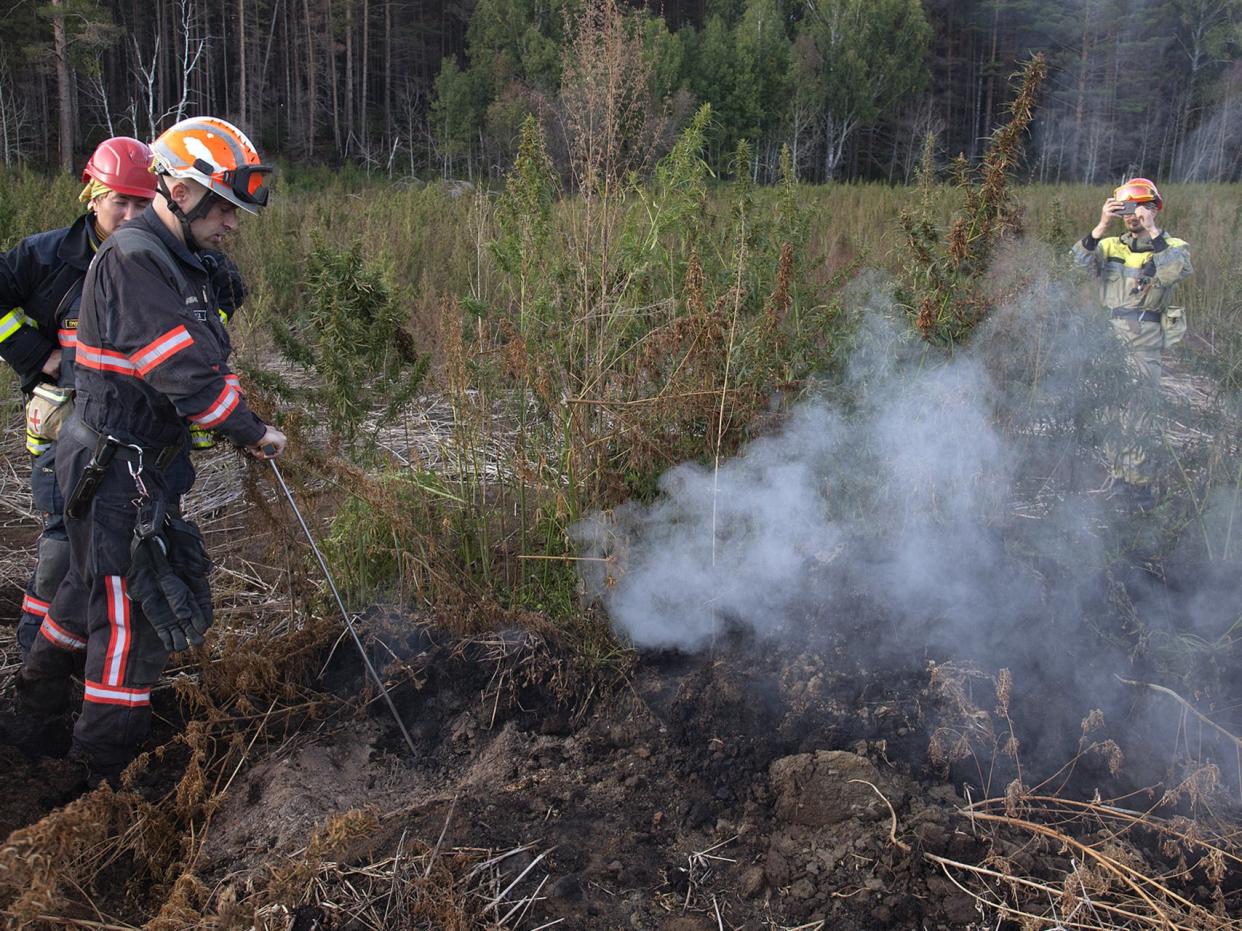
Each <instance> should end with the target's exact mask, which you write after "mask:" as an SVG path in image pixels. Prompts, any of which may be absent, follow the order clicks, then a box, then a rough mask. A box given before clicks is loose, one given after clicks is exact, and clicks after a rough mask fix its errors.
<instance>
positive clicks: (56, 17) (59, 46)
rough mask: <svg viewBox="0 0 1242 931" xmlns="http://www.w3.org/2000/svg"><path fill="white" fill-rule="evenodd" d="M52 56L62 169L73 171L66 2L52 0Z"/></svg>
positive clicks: (71, 93)
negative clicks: (54, 66) (57, 102)
mask: <svg viewBox="0 0 1242 931" xmlns="http://www.w3.org/2000/svg"><path fill="white" fill-rule="evenodd" d="M52 10H53V12H52V54H53V56H54V57H55V59H56V94H57V97H58V99H59V110H58V112H59V114H60V167H61V168H62V169H63V170H64V171H73V154H74V119H73V83H72V80H71V78H70V75H69V40H68V36H67V35H66V33H65V13H64V0H52Z"/></svg>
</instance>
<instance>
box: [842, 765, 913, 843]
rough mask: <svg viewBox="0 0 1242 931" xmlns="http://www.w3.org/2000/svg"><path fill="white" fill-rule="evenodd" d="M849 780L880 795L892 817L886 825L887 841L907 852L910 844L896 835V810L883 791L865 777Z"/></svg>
mask: <svg viewBox="0 0 1242 931" xmlns="http://www.w3.org/2000/svg"><path fill="white" fill-rule="evenodd" d="M850 782H857V783H860V784H861V785H864V786H870V788H871V791H872V792H874V793H875V794H876V795H878V796H879V797H880V801H882V802H883V803H884V804H885V805H887V806H888V814H889V817H890V818H892V821H891V822H890V823H889V826H888V840H889V843H891V844H892V845H893V846H894V847H896V848H897V849H898V850H900V851H901V852H902V853H909V852H910V845H909V844H907V843H906V842H905V841H903V840H901V839H900V838H898V837H897V812H896V811H894V810H893V803H892V802H890V801H889V800H888V798H887V797H886V796H885V795H884V793H883V792H881V791H880V790H879V789H878V788H876V786H874V785H873V784H872V783H870V782H868V781H867V780H866V779H851V780H850Z"/></svg>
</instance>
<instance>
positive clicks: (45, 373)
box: [0, 136, 155, 655]
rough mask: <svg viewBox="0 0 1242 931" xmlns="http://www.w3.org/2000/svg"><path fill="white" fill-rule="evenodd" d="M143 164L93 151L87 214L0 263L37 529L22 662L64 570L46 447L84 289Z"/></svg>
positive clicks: (139, 204)
mask: <svg viewBox="0 0 1242 931" xmlns="http://www.w3.org/2000/svg"><path fill="white" fill-rule="evenodd" d="M150 164H151V149H150V148H149V147H148V146H147V145H146V144H144V143H142V142H139V141H138V140H137V139H130V138H128V137H126V136H117V137H115V138H112V139H108V140H106V141H104V142H102V143H100V145H99V147H98V148H97V149H96V150H95V151H94V153H93V154H92V155H91V157H90V160H89V161H87V163H86V168H85V170H84V171H83V172H82V182H83V184H84V185H85V187H84V188H83V189H82V193H81V195H80V197H79V199H80V200H81V201H82V203H83V204H85V205H86V213H85V214H83V215H82V216H80V217H79V218H78V219H77V220H76V221H75V222H74V223H73V224H71V225H70V226H67V227H64V228H62V229H56V230H49V231H48V232H45V233H37V234H35V235H33V236H29V237H27V238H26V239H23V240H22V241H21V242H19V243H18V244H17V245H16V246H14V247H13V248H12V249H11V250H9V251H8V252H6V253H4V254H3V255H0V357H3V358H4V361H5V362H7V363H8V364H9V365H10V366H12V368H13V370H14V371H15V372H16V373H17V377H18V379H19V380H20V382H21V386H22V390H23V391H24V392H25V393H26V394H27V396H28V402H27V412H26V414H27V417H26V448H27V449H28V450H29V451H30V454H31V456H32V464H31V477H30V486H31V493H32V497H33V499H34V504H35V507H37V508H38V509H39V510H40V511H41V512H42V514H43V522H44V526H43V533H42V534H41V536H40V537H39V543H38V562H37V564H36V567H35V571H34V573H33V574H32V575H31V578H30V582H29V584H28V585H27V588H26V595H25V598H24V599H23V600H22V615H21V620H20V621H19V622H18V628H17V639H18V644H19V645H20V647H21V651H22V654H23V655H25V654H26V653H27V652H29V650H30V645H31V643H33V641H34V638H35V635H36V634H37V632H38V630H39V625H40V624H41V623H42V621H43V617H44V615H45V614H46V613H47V606H48V604H49V602H51V600H52V596H53V595H54V594H55V593H56V588H57V586H58V585H59V584H60V581H61V579H62V578H63V577H64V575H65V571H66V570H67V569H68V567H69V540H68V537H67V536H66V535H65V526H64V518H63V515H62V513H61V511H62V507H63V505H62V501H61V495H60V489H59V487H58V486H57V484H56V473H55V471H54V466H55V448H54V445H55V444H54V440H55V436H56V431H57V429H58V427H59V424H60V423H61V422H62V421H63V419H64V417H65V416H66V415H67V414H68V413H69V410H70V409H71V408H72V404H71V403H70V402H71V399H72V391H73V351H74V343H75V332H76V331H75V327H76V325H77V317H78V306H79V304H80V302H81V297H82V282H83V280H84V279H85V277H86V269H87V266H88V265H90V261H91V258H92V257H93V256H94V254H95V250H96V249H98V248H99V246H100V244H101V243H103V241H104V240H106V239H107V238H108V237H109V236H111V235H112V234H113V233H114V232H115V231H116V229H117V228H118V227H119V226H121V224H123V223H125V222H126V221H128V220H131V219H133V218H134V217H136V216H138V215H139V214H140V213H142V211H143V210H145V209H146V208H147V206H148V205H149V204H150V203H151V201H152V199H153V198H154V197H155V177H154V176H153V175H152V174H151V173H150V171H149V167H150Z"/></svg>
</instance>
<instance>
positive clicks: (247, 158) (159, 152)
mask: <svg viewBox="0 0 1242 931" xmlns="http://www.w3.org/2000/svg"><path fill="white" fill-rule="evenodd" d="M151 150H152V152H153V153H154V156H155V157H154V159H153V160H152V162H151V170H152V171H153V172H154V173H155V174H157V175H167V176H168V177H171V178H184V179H188V180H191V181H197V182H198V183H199V184H201V185H203V187H205V188H207V190H209V191H210V192H211V193H213V194H215V195H216V196H218V197H222V198H224V199H225V200H227V201H228V202H229V203H231V204H234V205H235V206H237V207H240V208H241V209H242V210H245V211H246V212H248V213H256V214H257V213H258V212H259V208H261V207H264V206H266V204H267V197H268V193H269V191H270V187H269V184H268V180H269V176H270V175H271V173H272V171H273V169H272V166H271V165H264V164H263V163H262V162H261V161H260V160H259V150H258V149H256V148H255V147H254V143H252V142H251V141H250V140H249V139H248V138H247V137H246V134H245V133H243V132H242V131H241V130H240V129H238V128H237V127H236V126H234V125H233V124H232V123H229V122H227V121H226V120H221V119H217V118H216V117H214V116H192V117H189V118H188V119H184V120H182V121H181V122H179V123H177V124H176V125H174V126H171V127H169V128H168V129H166V130H164V132H163V133H162V134H161V135H160V137H159V138H158V139H156V140H155V142H153V143H151Z"/></svg>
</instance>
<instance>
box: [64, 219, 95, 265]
mask: <svg viewBox="0 0 1242 931" xmlns="http://www.w3.org/2000/svg"><path fill="white" fill-rule="evenodd" d="M90 222H91V215H90V214H89V213H84V214H82V216H80V217H78V218H77V219H76V220H74V221H73V224H72V225H71V226H70V227H69V229H68V230H67V231H66V233H65V238H64V239H62V240H61V241H60V246H59V247H57V249H56V258H57V259H59V260H60V261H61V262H63V263H64V264H66V265H72V266H73V267H74V268H77V269H80V270H82V271H86V269H87V267H88V266H89V265H90V264H91V259H92V258H93V257H94V255H95V250H94V248H92V247H91V232H90V230H89V229H88V228H87V224H88V223H90Z"/></svg>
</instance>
